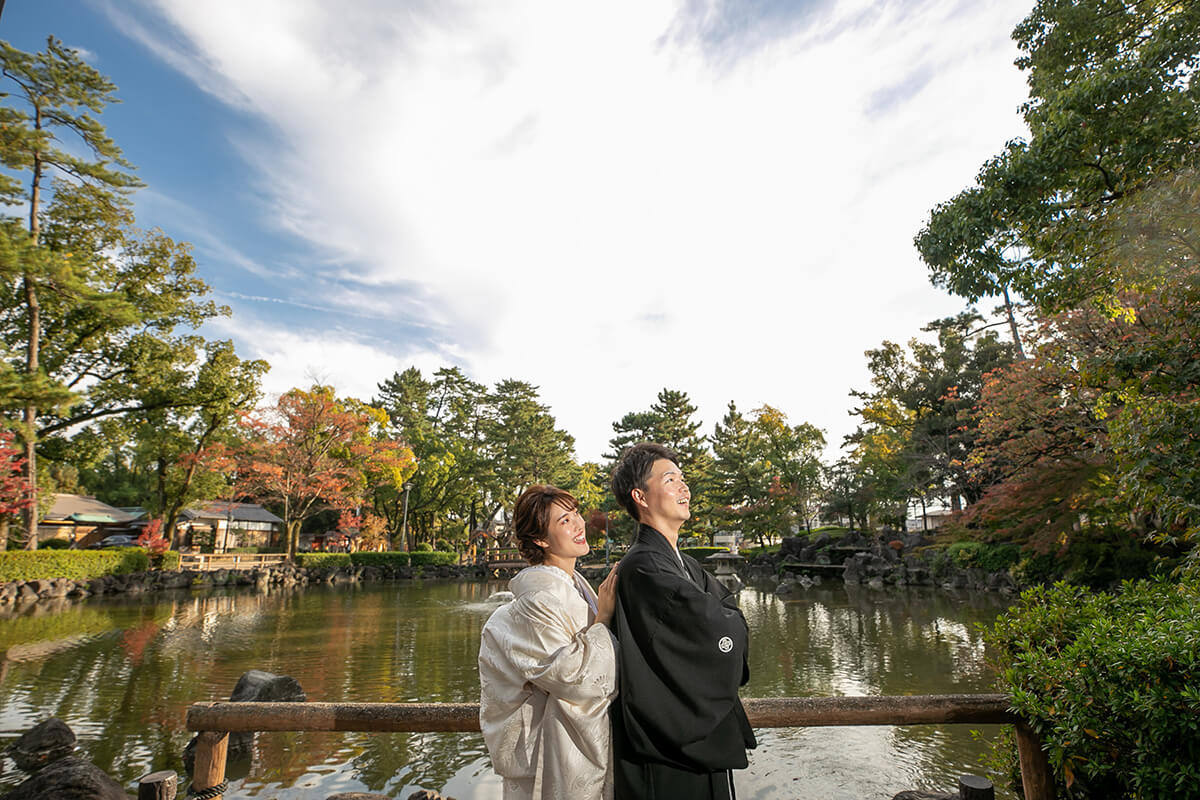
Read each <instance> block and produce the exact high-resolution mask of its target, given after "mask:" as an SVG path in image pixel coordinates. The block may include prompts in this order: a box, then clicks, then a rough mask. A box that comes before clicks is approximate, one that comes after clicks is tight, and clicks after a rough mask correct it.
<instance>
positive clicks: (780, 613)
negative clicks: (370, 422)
mask: <svg viewBox="0 0 1200 800" xmlns="http://www.w3.org/2000/svg"><path fill="white" fill-rule="evenodd" d="M504 588H505V587H504V585H503V584H502V583H497V582H491V583H470V582H461V583H440V582H427V583H420V582H413V583H396V584H377V585H367V586H354V585H350V586H346V585H340V586H335V587H324V586H321V587H309V588H306V589H303V590H290V591H274V592H271V593H269V594H259V593H255V592H253V591H235V590H229V591H217V592H210V593H206V594H204V595H199V594H192V593H190V592H189V591H183V592H179V593H174V594H157V595H153V596H140V597H125V598H93V599H89V600H87V601H82V602H75V603H70V602H65V603H60V604H57V605H54V606H49V605H45V604H39V605H37V606H34V607H30V608H25V609H21V610H19V611H18V612H17V613H9V614H7V615H0V653H2V654H3V655H2V656H0V747H3V746H4V745H6V744H7V742H8V741H10V740H11V739H13V738H15V737H16V736H17V735H19V734H20V733H22V732H23V731H25V730H26V729H28V728H29V727H31V726H32V725H34V724H36V723H37V722H39V721H41V720H43V719H46V718H47V717H50V716H58V717H59V718H61V719H63V720H64V721H65V722H66V723H67V724H68V725H70V726H71V727H72V728H73V729H74V730H75V732H76V734H77V736H78V737H79V740H80V749H81V750H82V751H83V754H84V755H85V756H86V757H88V758H90V759H91V760H93V761H94V762H95V763H96V764H97V765H98V766H100V767H101V768H102V769H104V770H105V771H107V772H109V773H110V774H112V775H113V776H114V777H116V778H117V779H118V780H120V781H122V782H123V783H124V784H125V785H126V786H127V787H131V786H132V784H133V782H134V781H135V780H136V778H137V777H138V776H140V775H142V774H144V773H146V772H149V771H152V770H157V769H166V768H169V769H176V770H178V771H181V772H182V769H183V766H182V757H181V754H182V751H183V748H184V745H185V744H186V743H187V741H188V739H189V738H190V737H189V735H188V733H187V731H185V730H184V729H183V718H184V712H185V710H186V708H187V706H188V705H189V704H191V703H193V702H197V701H201V700H210V699H220V698H226V697H228V696H229V693H230V691H231V690H232V688H233V685H234V684H235V683H236V681H237V679H238V677H239V676H240V675H241V674H242V673H243V672H245V671H246V670H249V669H265V670H268V671H271V672H277V673H281V674H287V675H292V676H294V677H296V678H297V679H298V680H299V681H300V683H301V685H302V686H303V687H304V689H305V691H306V692H307V694H308V697H309V699H311V700H322V701H346V702H418V701H422V702H473V701H476V700H477V699H478V694H479V678H478V673H477V669H476V657H477V654H478V648H479V633H480V629H481V628H482V626H483V623H484V622H485V621H486V620H487V617H488V616H489V615H490V614H491V612H492V611H494V610H495V609H496V608H498V607H499V605H500V604H501V603H502V602H503V600H504V598H503V596H496V594H495V593H496V592H499V591H502V590H503V589H504ZM740 598H741V604H742V608H743V611H744V613H745V614H746V617H747V620H748V622H749V624H750V627H751V671H752V674H753V678H752V680H751V682H750V684H749V686H747V687H746V688H745V689H744V690H743V694H744V695H745V696H756V697H767V696H820V695H833V694H846V695H850V694H872V695H882V694H925V693H945V692H986V691H990V689H991V676H990V674H989V673H988V670H987V667H986V660H985V653H984V648H983V644H982V640H981V637H980V635H979V633H978V631H977V630H976V629H975V623H978V622H982V623H986V622H989V621H991V619H993V618H994V617H995V615H996V614H997V613H998V612H999V611H1000V610H1001V609H1002V608H1003V607H1004V606H1005V604H1006V600H1005V599H1004V598H1001V597H994V596H986V595H968V594H962V595H953V594H948V593H946V592H940V591H933V590H927V591H919V590H907V591H905V590H890V591H888V592H886V593H884V592H875V591H872V590H870V589H866V588H865V587H843V586H841V585H840V584H838V585H836V586H828V585H827V586H817V587H812V588H810V589H808V590H806V591H803V592H800V593H797V594H793V595H789V596H787V597H786V598H784V597H777V596H775V595H774V594H773V593H772V592H771V591H769V590H767V589H764V588H757V587H753V586H751V587H748V588H746V589H744V590H743V591H742V593H741V596H740ZM993 735H994V733H992V732H985V737H989V736H993ZM759 738H760V742H761V746H760V747H759V749H758V751H756V752H755V753H754V754H753V756H752V761H751V767H750V769H749V770H747V771H746V772H745V773H743V774H741V775H739V778H738V787H739V796H741V797H747V798H763V799H764V800H765V799H766V798H780V797H813V796H820V797H826V798H838V797H846V798H850V797H854V798H863V797H880V798H883V797H890V796H891V795H892V794H894V793H895V792H896V791H899V790H901V789H905V788H931V789H940V790H946V789H949V788H952V787H953V785H954V779H955V778H956V776H957V775H958V774H962V773H965V772H975V773H978V772H979V771H980V767H979V754H980V752H981V751H982V749H983V746H982V745H981V744H979V743H977V742H974V741H972V739H971V737H970V735H969V732H968V731H967V729H966V728H965V727H964V726H946V727H930V726H921V727H913V728H887V727H866V728H813V729H803V730H798V729H787V730H768V731H762V732H760V737H759ZM233 776H238V779H237V780H235V781H233V783H232V784H231V786H232V790H231V792H230V794H229V795H227V796H228V797H231V798H236V797H277V798H281V799H283V800H297V799H298V798H324V797H325V796H326V795H329V794H333V793H335V792H337V791H375V792H382V793H384V794H387V795H389V796H391V797H407V796H408V794H410V793H411V792H412V791H414V790H416V789H418V788H425V789H436V790H440V791H442V792H444V793H446V794H448V795H452V796H454V797H457V798H459V800H472V798H477V799H478V800H483V799H484V798H489V799H490V798H498V797H499V796H500V785H499V781H498V780H497V779H496V777H495V776H494V775H493V774H492V772H491V768H490V765H489V762H488V759H487V755H486V751H485V749H484V746H483V741H482V738H481V737H480V736H479V735H478V734H368V733H323V732H309V733H300V732H296V733H270V734H259V735H258V737H257V739H256V743H255V747H254V749H253V753H252V755H251V759H250V762H249V763H246V764H242V765H239V766H238V767H237V768H236V769H232V768H231V777H233ZM21 779H22V775H21V774H20V773H18V772H17V771H16V770H15V769H13V768H11V766H10V768H9V769H8V770H6V771H5V772H4V774H2V775H0V792H2V791H5V790H7V789H9V788H11V787H12V786H13V785H15V784H16V783H19V782H20V780H21Z"/></svg>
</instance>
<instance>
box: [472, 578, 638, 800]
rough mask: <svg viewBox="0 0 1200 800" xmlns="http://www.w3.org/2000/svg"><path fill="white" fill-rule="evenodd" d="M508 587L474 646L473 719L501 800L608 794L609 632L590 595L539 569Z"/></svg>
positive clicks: (581, 799) (579, 584)
mask: <svg viewBox="0 0 1200 800" xmlns="http://www.w3.org/2000/svg"><path fill="white" fill-rule="evenodd" d="M508 586H509V589H511V590H512V593H513V596H514V597H513V600H512V602H511V603H508V604H507V605H504V606H501V607H500V608H499V609H497V610H496V612H495V613H494V614H492V616H491V618H490V619H489V620H488V621H487V623H486V624H485V625H484V627H483V636H482V641H481V643H480V647H479V685H480V704H479V722H480V727H481V729H482V730H483V739H484V742H486V744H487V748H488V753H489V754H490V755H491V757H492V766H493V767H494V768H495V770H496V773H497V774H498V775H500V776H501V777H503V778H504V797H505V800H516V799H517V798H522V799H523V798H564V799H565V798H570V800H594V799H598V798H609V797H611V796H612V780H611V777H612V771H611V758H610V747H611V744H610V743H611V737H610V732H609V719H608V706H609V704H610V703H611V702H612V699H613V697H615V696H616V693H617V666H616V653H615V649H614V642H613V638H612V635H611V634H610V633H609V630H608V628H607V627H606V626H604V625H592V624H591V623H592V622H593V621H594V619H595V612H594V611H592V607H594V606H595V605H596V595H595V592H593V591H592V588H591V587H590V586H588V585H587V582H586V581H585V580H583V578H582V577H580V576H579V574H578V573H575V577H574V580H572V577H571V576H570V575H568V574H567V573H566V572H564V571H563V570H561V569H559V568H558V567H551V566H544V565H539V566H534V567H527V568H526V569H523V570H521V572H520V573H518V574H517V576H516V577H514V578H513V579H512V580H511V581H510V582H509V584H508ZM581 592H582V593H583V594H581ZM584 595H586V596H587V597H588V598H589V599H588V600H585V599H584ZM589 626H590V627H589Z"/></svg>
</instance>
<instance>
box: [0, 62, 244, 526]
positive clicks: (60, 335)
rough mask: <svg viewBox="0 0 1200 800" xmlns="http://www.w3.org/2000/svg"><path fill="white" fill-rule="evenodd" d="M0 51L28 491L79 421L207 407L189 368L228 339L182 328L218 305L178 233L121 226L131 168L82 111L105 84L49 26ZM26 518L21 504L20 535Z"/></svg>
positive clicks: (10, 375)
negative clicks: (45, 35)
mask: <svg viewBox="0 0 1200 800" xmlns="http://www.w3.org/2000/svg"><path fill="white" fill-rule="evenodd" d="M0 62H2V63H0V67H2V73H3V78H4V79H5V80H6V81H7V82H8V84H9V86H10V87H14V90H13V91H11V92H10V93H9V95H8V96H7V99H6V102H5V104H4V105H3V106H0V116H2V118H3V119H2V120H0V121H2V122H3V124H2V125H0V161H2V162H3V164H4V165H5V167H6V168H7V169H8V174H7V175H6V176H5V177H4V180H3V181H2V182H0V188H2V190H3V199H4V200H5V201H6V202H8V203H9V204H17V205H24V206H26V207H27V208H28V217H27V218H24V219H18V218H16V217H7V218H4V219H3V220H0V279H2V280H0V294H2V295H3V303H2V304H0V309H2V310H0V342H2V346H3V352H4V355H5V356H6V363H5V366H4V368H3V369H2V370H0V406H2V407H3V409H4V410H5V411H7V412H9V413H16V414H19V415H20V418H21V422H22V425H21V432H22V436H23V439H24V445H25V454H26V472H27V478H28V480H29V482H30V486H31V490H34V491H36V489H37V485H38V484H37V481H36V478H37V477H38V476H39V475H42V476H55V478H54V479H55V480H62V479H70V478H71V476H72V473H73V471H74V469H75V467H74V465H73V464H68V463H67V462H68V461H70V460H72V457H71V455H70V454H71V453H72V452H73V451H74V450H75V448H74V446H73V445H72V444H71V443H70V442H71V439H72V438H79V437H80V434H78V433H76V432H78V431H80V429H81V428H90V427H92V426H102V425H104V424H105V423H106V422H113V421H116V420H120V419H122V418H125V417H130V418H135V419H138V420H143V419H151V418H154V417H155V416H156V415H157V416H158V417H160V418H162V419H164V420H165V418H166V417H168V416H173V417H175V418H176V420H179V419H183V418H186V417H189V416H193V417H194V416H195V415H197V414H202V413H203V412H202V410H201V409H203V408H204V407H206V406H207V407H208V408H210V409H211V408H212V407H213V405H212V403H211V402H210V398H209V395H208V394H207V393H206V392H204V391H200V387H199V386H198V385H194V384H193V381H192V379H193V377H196V376H200V377H197V378H196V379H197V380H205V378H204V377H203V376H204V375H206V374H208V373H209V372H211V369H212V366H211V365H209V364H207V363H206V362H205V361H204V360H203V357H202V355H201V354H202V353H205V352H209V353H210V354H211V353H215V352H216V350H221V349H224V350H225V351H228V352H229V357H230V358H232V351H231V349H230V348H229V346H228V344H227V343H225V344H215V345H209V344H208V343H206V342H205V341H204V339H203V338H201V337H200V336H197V335H194V334H189V333H188V332H187V330H188V329H189V328H190V329H195V328H197V327H199V326H200V325H201V324H202V323H203V322H204V321H205V320H207V319H210V318H212V317H213V316H214V315H217V314H222V313H228V310H227V309H223V308H220V307H218V306H216V305H215V304H213V303H212V302H211V301H208V300H205V299H203V298H204V295H205V294H206V293H207V292H208V287H207V286H206V285H205V284H204V282H203V281H201V280H199V279H198V278H196V277H195V263H194V261H193V260H192V256H191V252H190V249H189V247H188V246H187V245H185V244H179V243H176V242H174V241H172V240H171V239H170V238H168V237H167V236H165V235H163V234H162V233H160V232H151V233H142V232H139V231H137V230H136V229H135V228H134V227H133V218H132V214H131V213H130V208H129V201H128V197H127V194H128V192H129V191H131V190H132V189H133V188H135V187H136V186H137V185H138V182H137V181H136V180H135V179H134V178H133V177H132V176H131V175H130V174H129V169H130V167H129V165H128V164H127V162H125V161H124V159H123V158H122V156H121V154H120V151H119V149H118V148H117V147H116V145H115V144H114V143H113V142H112V141H111V139H109V138H108V137H107V135H106V134H105V132H104V128H103V126H101V125H100V123H99V122H98V121H97V120H96V119H95V118H94V117H93V116H92V115H93V114H98V113H99V112H100V111H101V110H102V109H103V108H104V106H105V105H106V104H107V103H109V102H112V101H113V92H114V87H113V86H112V84H111V83H110V82H109V81H108V80H107V79H106V78H104V77H103V76H101V75H100V74H99V73H98V72H96V71H95V70H94V69H92V68H91V67H90V66H88V65H87V64H86V63H84V62H83V61H82V59H80V58H79V57H78V55H77V54H76V53H74V52H73V51H71V50H69V49H67V48H64V47H63V46H62V45H61V43H59V42H57V41H55V40H53V39H51V40H50V42H49V44H48V46H47V49H46V51H45V52H43V53H38V54H36V55H30V54H27V53H22V52H21V51H19V50H16V49H15V48H12V47H11V46H9V45H7V44H3V45H0ZM51 179H53V180H52V182H50V183H49V184H48V183H47V182H48V181H51ZM213 348H216V350H214V349H213ZM109 428H110V430H116V429H117V428H120V425H109ZM126 431H127V432H128V431H132V426H127V428H126ZM82 438H83V439H84V440H86V439H87V438H88V437H86V436H84V437H82ZM99 438H100V437H94V436H93V437H92V438H91V440H90V443H91V444H95V443H97V442H98V441H99ZM39 457H46V458H47V459H48V461H49V462H50V468H49V469H43V468H42V465H40V464H39V463H38V461H39ZM185 471H186V470H185ZM169 482H170V481H169V480H168V481H164V482H163V483H162V484H161V485H160V488H164V489H165V488H166V484H167V483H169ZM183 483H187V481H186V480H185V481H183ZM159 496H162V493H161V492H160V493H159ZM149 500H152V498H143V501H144V502H145V501H149ZM151 504H153V503H151ZM35 521H36V514H35V513H33V512H32V510H31V511H30V512H28V513H27V514H26V520H25V526H26V533H27V547H30V548H33V547H36V536H35V535H34V532H35V530H36V525H35V524H34V523H35Z"/></svg>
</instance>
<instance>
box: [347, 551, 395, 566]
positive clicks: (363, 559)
mask: <svg viewBox="0 0 1200 800" xmlns="http://www.w3.org/2000/svg"><path fill="white" fill-rule="evenodd" d="M350 563H351V564H354V565H355V566H359V567H383V568H392V569H395V568H398V567H407V566H408V564H409V559H408V553H399V552H389V553H365V552H364V553H351V554H350Z"/></svg>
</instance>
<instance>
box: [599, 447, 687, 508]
mask: <svg viewBox="0 0 1200 800" xmlns="http://www.w3.org/2000/svg"><path fill="white" fill-rule="evenodd" d="M660 458H665V459H666V460H667V461H670V462H671V463H673V464H675V465H676V466H678V464H679V456H678V455H677V454H676V453H675V451H674V450H671V449H670V448H668V447H663V446H662V445H661V444H655V443H654V442H638V443H637V444H635V445H633V446H631V447H627V448H626V449H625V452H623V453H621V460H620V461H618V462H617V466H615V467H613V471H612V492H613V495H614V496H615V497H616V498H617V502H618V503H620V505H621V508H623V509H625V511H626V512H628V514H629V516H631V517H633V518H634V519H635V520H636V519H638V511H637V503H635V502H633V490H634V489H641V490H642V491H645V490H646V481H647V480H648V479H649V478H650V471H651V470H652V469H653V468H654V462H655V461H658V460H659V459H660Z"/></svg>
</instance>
